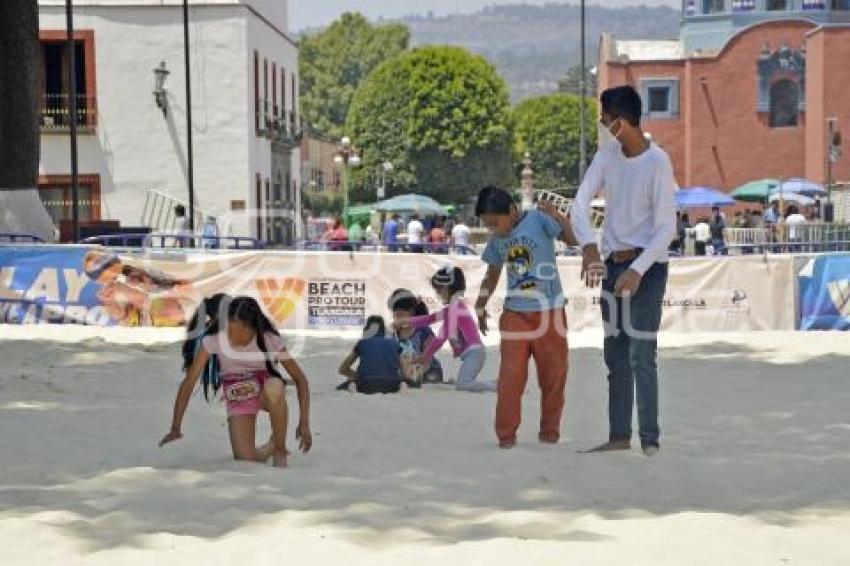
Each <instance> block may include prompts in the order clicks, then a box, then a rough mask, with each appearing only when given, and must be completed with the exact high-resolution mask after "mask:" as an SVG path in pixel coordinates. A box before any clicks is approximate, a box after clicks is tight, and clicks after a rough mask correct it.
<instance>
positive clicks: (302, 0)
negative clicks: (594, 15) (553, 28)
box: [289, 0, 682, 31]
mask: <svg viewBox="0 0 850 566" xmlns="http://www.w3.org/2000/svg"><path fill="white" fill-rule="evenodd" d="M549 3H554V0H289V11H290V22H291V23H290V26H291V28H292V29H293V30H294V31H298V30H301V29H303V28H305V27H316V26H322V25H325V24H327V23H329V22H331V21H333V20H334V19H335V18H336V17H337V16H339V15H340V14H342V13H344V12H361V13H362V14H364V15H366V16H367V17H368V18H371V19H376V18H379V17H381V16H383V17H385V18H398V17H401V16H405V15H408V14H427V13H428V12H434V14H435V15H444V14H451V13H463V12H475V11H477V10H479V9H481V8H483V7H485V6H492V5H494V4H549ZM564 3H571V4H577V3H578V0H573V1H572V2H564ZM588 4H598V5H602V6H610V7H614V6H639V5H641V4H642V5H645V6H673V7H681V5H682V2H681V0H588Z"/></svg>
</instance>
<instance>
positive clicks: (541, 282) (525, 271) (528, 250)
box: [481, 209, 565, 312]
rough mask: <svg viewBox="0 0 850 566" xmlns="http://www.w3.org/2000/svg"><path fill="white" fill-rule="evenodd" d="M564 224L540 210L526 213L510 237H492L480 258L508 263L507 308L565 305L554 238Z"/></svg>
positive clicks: (543, 308)
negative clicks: (556, 260)
mask: <svg viewBox="0 0 850 566" xmlns="http://www.w3.org/2000/svg"><path fill="white" fill-rule="evenodd" d="M561 232H562V230H561V225H560V224H558V222H557V221H556V220H555V219H554V218H552V217H551V216H549V215H548V214H545V213H543V212H540V211H539V210H536V209H534V210H529V211H527V212H525V213H524V214H523V216H522V218H521V219H520V221H519V222H518V223H517V225H516V226H514V229H513V230H511V233H510V234H508V235H507V236H504V237H503V236H495V235H494V236H491V238H490V241H489V242H487V247H486V249H485V250H484V254H483V255H482V256H481V259H483V260H484V262H485V263H487V264H489V265H493V266H501V265H506V267H507V272H508V294H507V296H506V297H505V310H510V311H515V312H537V311H548V310H554V309H559V308H563V306H564V304H565V299H564V291H563V289H562V288H561V277H560V276H559V275H558V267H557V264H556V262H555V239H556V238H558V237H559V236H560V235H561Z"/></svg>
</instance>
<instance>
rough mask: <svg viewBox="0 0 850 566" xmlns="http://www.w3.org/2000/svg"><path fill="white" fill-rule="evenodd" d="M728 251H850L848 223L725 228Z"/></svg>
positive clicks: (739, 252)
mask: <svg viewBox="0 0 850 566" xmlns="http://www.w3.org/2000/svg"><path fill="white" fill-rule="evenodd" d="M723 235H724V237H725V240H726V249H727V250H728V253H729V254H731V255H741V254H747V253H819V252H836V251H840V252H844V251H850V224H826V223H808V224H777V225H775V226H765V227H763V228H726V229H725V230H724V231H723Z"/></svg>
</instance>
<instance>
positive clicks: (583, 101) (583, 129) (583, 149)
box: [578, 0, 587, 183]
mask: <svg viewBox="0 0 850 566" xmlns="http://www.w3.org/2000/svg"><path fill="white" fill-rule="evenodd" d="M580 10H581V18H580V19H581V33H580V35H581V78H580V79H579V158H578V180H579V183H581V182H582V181H584V173H585V170H586V168H587V116H585V114H587V62H586V59H587V53H586V49H585V38H584V36H585V0H581V7H580Z"/></svg>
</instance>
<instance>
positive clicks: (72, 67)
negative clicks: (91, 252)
mask: <svg viewBox="0 0 850 566" xmlns="http://www.w3.org/2000/svg"><path fill="white" fill-rule="evenodd" d="M65 20H66V31H67V34H68V37H67V41H66V44H67V49H68V120H69V126H70V129H71V223H72V224H73V241H74V242H75V243H76V242H79V241H80V173H79V164H78V158H77V117H78V116H77V49H76V45H75V44H74V5H73V1H72V0H65Z"/></svg>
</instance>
